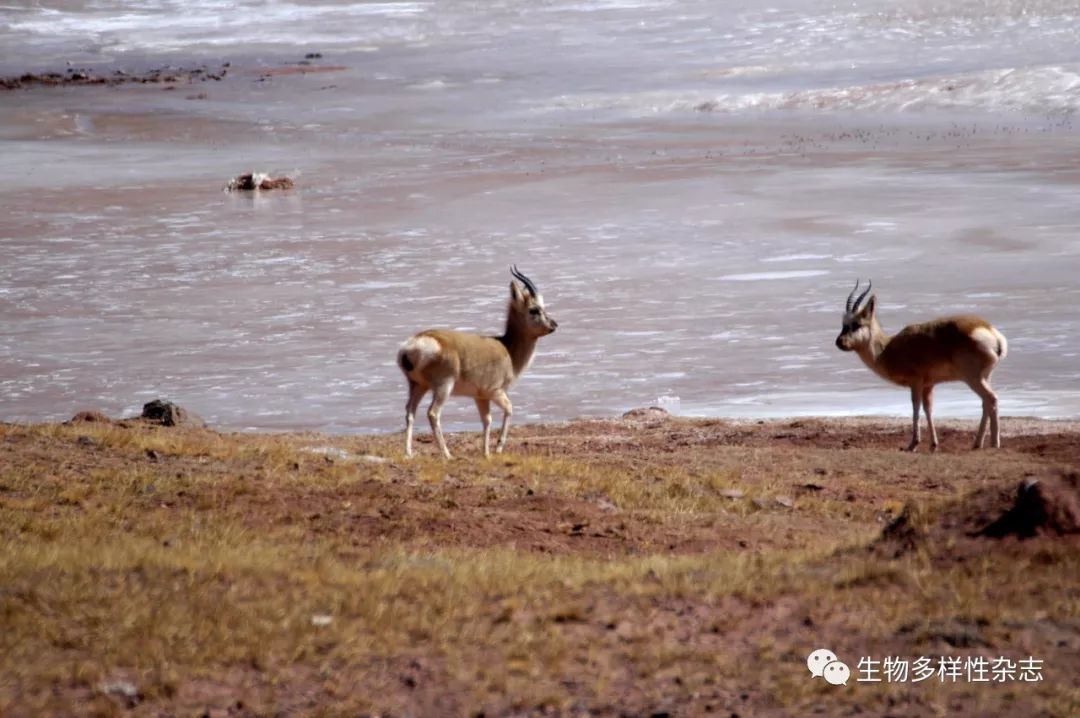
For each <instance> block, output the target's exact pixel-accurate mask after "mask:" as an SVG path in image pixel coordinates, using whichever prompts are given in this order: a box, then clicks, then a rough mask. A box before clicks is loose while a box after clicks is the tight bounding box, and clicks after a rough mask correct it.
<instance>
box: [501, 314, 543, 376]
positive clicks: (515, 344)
mask: <svg viewBox="0 0 1080 718" xmlns="http://www.w3.org/2000/svg"><path fill="white" fill-rule="evenodd" d="M538 339H539V337H537V336H535V335H533V334H532V333H530V332H529V330H528V328H527V327H526V322H525V320H524V319H523V318H522V317H521V316H519V315H518V314H517V313H516V312H514V311H513V310H511V311H509V312H507V315H506V331H505V332H503V335H502V336H501V337H498V340H499V341H500V342H502V343H503V346H505V347H506V351H508V352H509V353H510V363H511V364H513V366H514V376H515V377H517V376H521V372H523V371H525V370H526V369H528V368H529V362H531V361H532V357H533V352H535V351H536V342H537V340H538Z"/></svg>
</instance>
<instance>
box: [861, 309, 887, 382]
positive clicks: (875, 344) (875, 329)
mask: <svg viewBox="0 0 1080 718" xmlns="http://www.w3.org/2000/svg"><path fill="white" fill-rule="evenodd" d="M891 338H892V337H890V336H889V335H888V334H886V333H885V331H884V330H883V329H882V328H881V325H880V324H878V320H877V317H874V318H873V319H872V320H871V322H870V341H869V342H867V343H866V344H864V345H863V346H861V347H859V348H858V349H856V350H855V353H856V354H858V355H859V358H860V359H862V360H863V363H864V364H866V366H868V367H870V368H871V369H872V370H874V371H875V372H877V373H878V374H882V368H881V364H880V363H879V362H878V360H879V359H880V358H881V353H882V352H883V351H885V347H886V346H888V344H889V340H890V339H891ZM882 376H884V374H882Z"/></svg>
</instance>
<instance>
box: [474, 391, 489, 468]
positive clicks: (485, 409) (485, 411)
mask: <svg viewBox="0 0 1080 718" xmlns="http://www.w3.org/2000/svg"><path fill="white" fill-rule="evenodd" d="M476 408H477V410H478V411H479V412H480V421H481V422H482V423H483V424H484V458H485V459H486V458H488V457H490V456H491V402H490V401H488V400H487V399H477V400H476Z"/></svg>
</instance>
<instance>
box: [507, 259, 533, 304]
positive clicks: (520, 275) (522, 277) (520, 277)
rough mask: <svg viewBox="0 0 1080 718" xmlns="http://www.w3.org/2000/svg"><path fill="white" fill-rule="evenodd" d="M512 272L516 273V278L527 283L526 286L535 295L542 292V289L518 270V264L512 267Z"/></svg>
mask: <svg viewBox="0 0 1080 718" xmlns="http://www.w3.org/2000/svg"><path fill="white" fill-rule="evenodd" d="M510 274H512V275H514V279H517V280H518V281H520V282H521V283H522V284H524V285H525V288H526V289H528V290H529V294H531V295H533V296H534V297H535V296H536V295H537V294H539V293H540V291H539V290H538V289H537V288H536V285H535V284H533V283H532V280H531V279H529V278H528V277H526V276H525V275H524V274H522V273H521V272H519V271H518V268H517V265H516V264H515V265H514V266H512V267H511V268H510Z"/></svg>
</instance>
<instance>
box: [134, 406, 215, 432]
mask: <svg viewBox="0 0 1080 718" xmlns="http://www.w3.org/2000/svg"><path fill="white" fill-rule="evenodd" d="M140 418H141V419H144V420H146V421H151V422H154V423H156V424H161V425H162V426H197V427H204V426H206V422H205V421H203V420H202V417H200V416H199V415H198V414H194V413H192V412H189V411H188V410H187V409H184V408H182V407H179V406H177V405H176V404H174V403H172V402H171V401H165V400H164V399H154V400H153V401H151V402H148V403H146V404H144V405H143V410H142V416H141V417H140Z"/></svg>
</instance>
